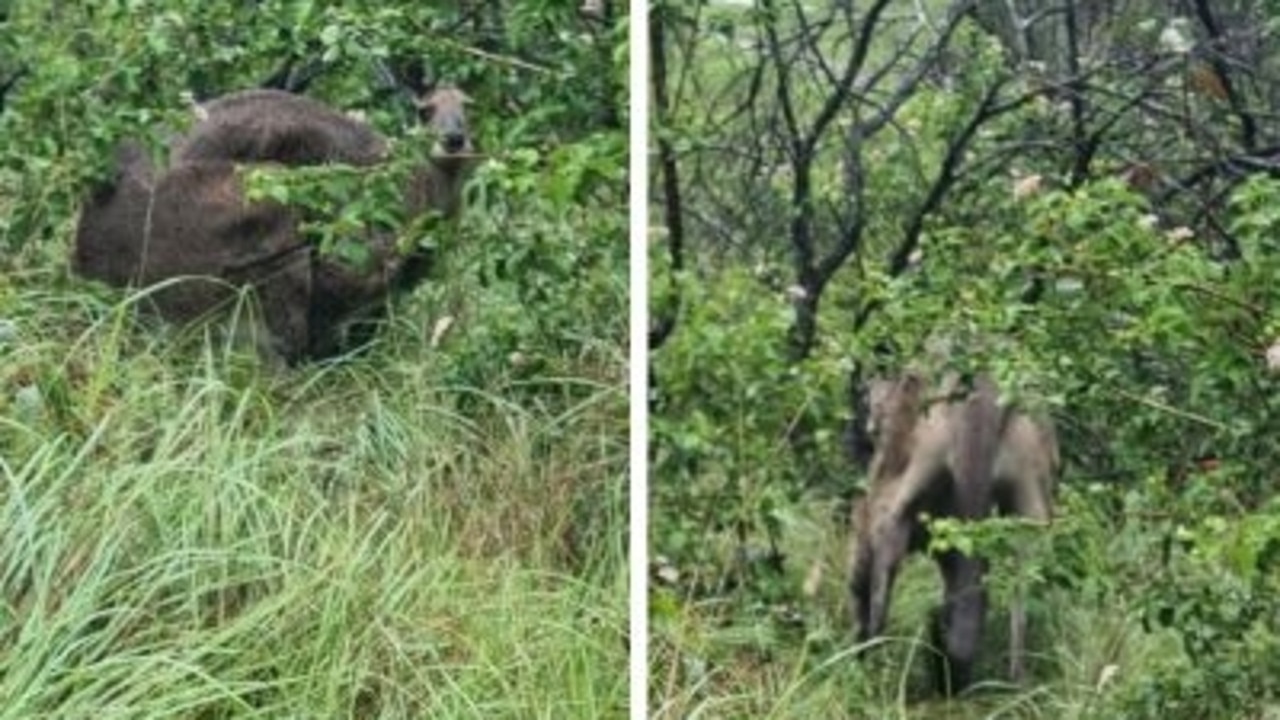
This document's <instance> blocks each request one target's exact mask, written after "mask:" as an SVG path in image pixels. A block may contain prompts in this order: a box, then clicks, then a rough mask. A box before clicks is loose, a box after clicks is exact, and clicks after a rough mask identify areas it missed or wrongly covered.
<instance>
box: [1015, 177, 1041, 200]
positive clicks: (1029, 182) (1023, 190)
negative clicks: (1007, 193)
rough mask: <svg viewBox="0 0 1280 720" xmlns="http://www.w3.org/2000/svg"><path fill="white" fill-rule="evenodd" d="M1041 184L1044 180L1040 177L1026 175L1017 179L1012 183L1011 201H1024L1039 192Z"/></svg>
mask: <svg viewBox="0 0 1280 720" xmlns="http://www.w3.org/2000/svg"><path fill="white" fill-rule="evenodd" d="M1043 184H1044V178H1043V177H1041V176H1040V175H1028V176H1026V177H1021V178H1018V179H1016V180H1014V181H1013V199H1014V200H1025V199H1027V198H1029V197H1031V196H1032V195H1035V194H1036V193H1038V192H1040V187H1041V185H1043Z"/></svg>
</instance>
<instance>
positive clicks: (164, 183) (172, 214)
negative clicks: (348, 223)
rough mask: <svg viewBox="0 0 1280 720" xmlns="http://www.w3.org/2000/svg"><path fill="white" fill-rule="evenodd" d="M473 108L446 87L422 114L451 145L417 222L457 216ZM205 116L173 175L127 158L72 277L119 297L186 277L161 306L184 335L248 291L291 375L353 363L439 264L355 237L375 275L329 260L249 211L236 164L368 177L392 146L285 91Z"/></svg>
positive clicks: (97, 199) (427, 172) (234, 102)
mask: <svg viewBox="0 0 1280 720" xmlns="http://www.w3.org/2000/svg"><path fill="white" fill-rule="evenodd" d="M464 103H465V96H464V95H462V93H461V92H459V91H457V90H455V89H452V88H445V89H441V90H437V91H435V92H434V93H433V94H431V95H430V96H428V97H427V98H426V100H424V101H423V102H422V103H421V104H420V106H421V107H423V108H425V110H424V117H425V118H426V119H427V120H428V121H430V122H431V123H433V126H434V127H435V128H436V130H437V132H438V134H439V138H440V140H439V142H438V143H437V146H436V151H435V153H433V156H432V158H431V160H430V161H429V162H427V163H425V164H424V165H423V166H422V167H421V168H418V169H417V170H416V171H415V172H414V173H413V174H412V177H411V178H410V180H409V183H408V187H406V189H405V204H406V208H407V210H408V212H409V215H410V217H414V216H417V215H420V214H422V213H424V212H427V211H432V210H433V211H436V212H439V213H441V214H443V215H445V216H452V215H454V214H456V212H457V210H458V207H459V204H460V195H461V186H462V183H463V181H464V180H465V177H466V175H467V172H468V170H469V168H470V166H471V164H472V153H471V141H470V139H469V137H468V136H467V135H466V122H465V115H464V114H463V105H464ZM205 112H206V113H207V119H206V120H204V121H202V122H200V123H197V124H196V126H195V127H194V128H193V129H192V131H191V132H190V133H189V135H188V136H186V137H185V138H181V139H179V140H178V141H177V142H176V143H175V146H174V151H173V159H174V162H173V164H172V167H171V169H169V170H168V171H166V172H157V171H155V170H154V169H153V168H152V167H151V163H150V161H149V159H148V158H147V157H146V156H145V154H144V153H143V152H142V151H141V149H140V148H138V147H137V146H136V145H134V144H132V143H125V144H124V145H122V147H121V150H120V151H119V152H118V154H117V167H116V174H115V177H114V179H113V181H112V182H109V183H107V184H106V185H105V186H103V187H101V188H99V189H98V190H97V191H96V192H94V193H93V195H92V196H91V197H90V198H88V200H87V201H86V202H85V205H84V208H83V210H82V212H81V216H80V220H79V225H78V228H77V232H76V240H75V248H74V251H73V255H72V267H73V269H74V270H75V271H76V272H78V273H80V274H81V275H83V276H85V277H89V278H93V279H97V280H101V281H104V282H106V283H109V284H112V285H117V286H135V287H142V286H148V285H152V284H155V283H158V282H161V281H166V280H174V279H176V278H187V279H183V280H178V281H175V282H171V283H168V284H166V285H165V286H164V287H162V288H160V289H158V290H157V291H156V292H155V293H153V294H152V295H150V296H149V297H150V301H151V302H152V303H153V304H154V306H155V307H156V308H157V309H158V310H159V311H160V312H161V314H162V315H164V316H166V317H168V318H171V319H174V320H177V321H184V322H185V321H189V320H194V319H197V318H199V317H201V316H204V315H206V314H208V313H209V312H211V311H213V310H215V309H217V308H218V307H220V306H224V305H228V304H229V303H230V302H231V301H232V300H233V299H234V298H235V297H236V296H237V295H238V293H239V291H240V290H241V289H243V288H246V287H250V288H253V289H254V290H255V292H256V295H257V300H258V305H259V308H260V313H261V315H262V318H263V324H264V325H265V329H266V330H267V331H268V332H267V337H268V338H269V339H268V340H267V342H266V343H260V347H262V349H264V350H267V351H269V354H271V355H275V356H278V357H280V358H282V359H283V360H285V361H286V362H290V363H293V362H297V361H299V360H303V359H307V358H321V357H328V356H330V355H333V354H335V353H337V352H340V351H342V350H343V349H344V348H345V347H346V346H347V345H348V344H347V343H345V342H344V338H345V328H346V327H347V326H349V325H350V324H351V323H352V322H355V321H360V320H363V319H371V318H374V317H376V316H377V315H378V314H379V312H380V310H381V308H382V307H383V305H384V301H385V300H386V298H387V297H388V296H389V295H391V294H393V293H394V292H396V291H398V290H402V289H406V288H409V287H412V286H413V285H414V284H416V283H417V282H418V281H420V280H421V279H422V277H423V276H424V275H425V271H426V269H427V265H428V260H429V258H428V257H427V256H426V254H425V252H413V253H409V254H407V255H405V254H401V253H399V252H398V251H397V250H396V248H395V243H394V238H393V237H391V236H390V234H388V233H380V232H374V231H366V232H365V233H364V234H363V236H362V237H359V238H356V240H358V241H359V242H362V243H364V244H365V245H366V247H368V249H369V250H370V255H371V257H372V263H371V264H370V265H369V266H368V267H364V268H356V267H354V266H350V265H346V264H343V263H342V262H340V261H338V260H336V259H331V258H326V257H321V256H319V255H318V253H317V251H316V250H315V249H314V247H313V246H312V245H311V244H310V243H308V242H307V241H306V240H305V239H303V238H301V237H300V236H299V235H298V217H297V213H296V212H295V211H293V210H291V209H289V208H286V207H283V206H281V205H279V204H277V203H272V202H254V203H250V202H248V201H247V200H246V197H245V192H244V187H243V182H242V179H241V177H240V174H239V173H238V172H237V165H238V164H276V165H293V166H298V165H314V164H319V163H323V162H330V161H332V162H341V163H345V164H351V165H357V166H369V165H373V164H375V163H378V162H381V161H383V160H384V159H385V157H386V152H387V143H386V140H385V139H384V138H382V137H381V136H380V135H378V134H377V133H376V132H374V131H373V130H372V129H371V128H369V127H368V126H367V125H366V124H364V123H362V122H360V121H358V120H356V119H354V118H351V117H348V116H346V115H344V114H342V113H339V112H337V111H334V110H331V109H329V108H327V107H326V106H324V105H322V104H320V103H318V102H316V101H314V100H310V99H307V98H302V97H299V96H295V95H290V94H288V93H283V92H278V91H266V90H254V91H248V92H245V93H237V94H235V95H232V96H228V97H227V98H223V99H221V100H217V101H214V102H213V103H210V104H209V105H208V106H207V107H206V109H205ZM458 133H461V135H462V139H461V140H459V139H458V137H457V136H458Z"/></svg>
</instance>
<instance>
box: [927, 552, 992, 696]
mask: <svg viewBox="0 0 1280 720" xmlns="http://www.w3.org/2000/svg"><path fill="white" fill-rule="evenodd" d="M938 563H939V566H940V568H941V570H942V579H943V583H944V586H945V590H944V592H945V594H944V596H943V603H942V608H941V612H940V613H939V617H938V623H937V625H936V626H935V639H936V640H937V641H938V644H939V645H940V646H941V648H942V651H943V652H942V655H943V656H942V658H941V667H940V672H939V673H938V675H937V682H938V688H939V690H941V691H942V692H943V693H944V694H948V695H950V694H955V693H958V692H960V691H962V690H964V689H965V688H966V687H968V686H969V684H970V683H972V682H973V664H974V659H975V658H976V657H977V654H978V646H979V643H980V642H981V640H982V627H983V624H984V622H985V620H986V614H987V593H986V589H985V588H984V587H983V585H982V576H983V573H984V570H985V568H984V563H983V562H982V561H981V560H979V559H976V558H969V557H965V556H964V555H961V554H960V553H958V552H955V551H951V552H948V553H946V554H945V555H943V556H942V557H941V558H939V560H938Z"/></svg>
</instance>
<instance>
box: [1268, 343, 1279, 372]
mask: <svg viewBox="0 0 1280 720" xmlns="http://www.w3.org/2000/svg"><path fill="white" fill-rule="evenodd" d="M1267 370H1268V371H1270V372H1272V373H1280V339H1277V340H1276V341H1275V342H1273V343H1271V347H1269V348H1267Z"/></svg>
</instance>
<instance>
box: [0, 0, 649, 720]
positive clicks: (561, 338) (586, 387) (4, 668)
mask: <svg viewBox="0 0 1280 720" xmlns="http://www.w3.org/2000/svg"><path fill="white" fill-rule="evenodd" d="M611 5H612V4H611V3H605V4H604V6H603V9H602V10H600V12H598V13H594V14H584V13H582V12H580V11H579V9H578V8H577V7H576V5H574V4H564V3H558V4H556V3H551V4H548V3H515V2H511V3H488V4H486V5H484V6H483V7H480V6H473V5H469V4H462V5H457V4H453V5H448V4H446V5H439V4H435V5H433V4H425V5H424V4H422V3H417V2H378V3H364V2H357V3H333V2H328V1H326V0H304V1H303V2H295V1H294V0H261V1H260V2H254V3H250V4H249V6H243V5H241V4H237V3H230V4H228V3H205V2H198V1H195V0H154V1H147V2H141V3H134V2H130V3H100V2H78V1H77V2H69V3H62V4H59V5H57V6H49V5H48V4H46V3H43V2H35V1H29V0H16V1H15V2H0V248H2V250H0V698H3V702H2V703H0V717H4V718H30V717H95V716H101V717H121V718H125V717H137V718H157V717H184V718H186V717H194V718H231V717H237V718H239V717H261V718H282V717H300V718H301V717H305V718H339V717H351V718H420V717H442V718H448V717H484V718H504V717H505V718H530V717H540V718H599V717H620V716H621V715H623V714H624V713H625V710H626V706H627V702H628V688H627V638H626V635H625V633H626V627H627V605H626V603H627V592H626V587H627V581H626V578H627V556H626V536H627V532H626V530H627V518H626V492H627V469H626V459H627V452H626V438H627V432H626V422H627V420H626V419H627V410H626V408H627V397H626V396H627V393H626V377H625V376H624V368H625V361H624V357H625V351H624V346H625V338H626V337H627V328H626V317H627V311H626V307H627V288H626V282H627V247H626V243H625V241H624V238H625V237H626V232H625V223H626V219H627V214H626V212H625V211H624V208H625V202H626V190H625V183H623V182H621V181H620V179H619V178H621V177H622V174H623V173H624V168H625V167H626V162H625V159H626V155H627V148H626V139H625V132H624V130H623V128H625V127H626V108H625V92H624V91H623V89H624V85H625V83H624V82H623V81H622V78H624V77H625V76H626V67H625V58H626V57H627V53H626V37H627V30H626V23H625V18H624V15H623V14H622V13H619V12H616V11H614V10H611V9H610V6H611ZM437 81H440V82H447V83H452V84H455V85H457V86H459V87H460V88H461V89H462V90H464V91H465V93H466V94H467V95H468V96H469V97H470V99H471V102H470V104H469V105H468V108H467V119H468V128H469V133H470V135H471V136H472V141H473V144H474V146H475V147H476V148H477V152H478V157H476V158H475V160H476V161H477V163H478V165H479V166H478V167H477V168H476V169H475V172H474V174H473V175H472V177H471V178H470V182H469V184H468V186H467V187H466V189H465V193H464V194H465V205H466V209H465V210H464V212H463V213H462V214H461V216H460V217H458V218H456V219H454V220H451V221H449V222H444V221H441V222H437V221H436V219H425V220H424V219H416V220H415V219H409V218H401V217H399V216H398V215H397V213H396V212H394V211H395V210H396V209H397V208H396V207H394V206H391V205H390V204H391V203H396V202H398V201H399V197H398V194H397V193H395V192H388V191H387V186H386V185H385V184H381V183H372V184H369V183H365V182H364V180H365V179H367V178H366V177H365V175H364V174H363V173H362V172H360V171H353V170H350V169H348V170H347V171H343V172H333V173H328V172H327V171H328V170H333V168H324V169H323V170H321V169H315V173H314V174H316V175H325V174H332V175H333V177H330V178H328V179H327V181H326V182H328V181H331V183H332V184H326V183H325V182H321V183H319V185H318V186H317V187H315V188H310V189H308V190H307V191H306V192H302V191H300V193H301V194H303V195H305V196H306V197H303V198H301V200H306V201H307V203H304V204H307V207H308V208H309V209H310V208H311V205H310V203H314V204H316V205H318V206H322V207H319V208H318V210H319V211H320V212H319V215H320V216H321V217H323V218H326V219H330V220H334V222H333V224H332V227H328V228H327V229H326V230H325V232H328V233H329V234H328V235H325V233H324V232H321V233H320V237H319V239H320V240H322V242H321V243H319V246H318V248H317V252H320V253H324V252H326V251H327V250H333V251H334V252H335V253H337V255H336V257H337V258H338V259H335V257H334V256H327V257H328V259H329V260H331V261H335V262H338V261H341V260H340V258H351V259H354V260H359V259H360V258H361V256H367V255H368V254H369V253H368V252H367V251H365V250H367V248H362V247H359V246H360V244H361V243H362V242H363V241H364V240H365V239H366V238H367V237H368V235H367V234H365V233H364V231H365V230H367V229H369V228H377V229H378V230H379V231H380V232H383V231H385V232H395V233H396V236H395V240H396V241H397V245H396V247H398V248H400V249H402V250H403V249H413V250H415V251H419V252H420V253H421V254H422V255H424V256H425V255H430V257H431V262H432V264H433V268H432V272H431V273H430V275H429V277H428V278H427V280H426V281H425V282H424V283H422V284H421V285H420V286H418V287H416V288H415V289H413V290H412V291H408V292H406V293H405V294H404V295H403V296H402V297H398V298H396V299H395V301H394V302H392V303H389V306H388V308H387V315H388V318H387V321H386V322H385V323H383V327H381V328H380V329H379V330H378V331H377V332H376V333H375V334H374V336H373V342H372V345H371V346H370V347H369V348H367V349H366V350H364V351H363V352H354V353H351V354H350V355H348V356H345V357H340V358H336V359H333V360H331V361H326V362H317V363H311V364H305V365H301V366H298V367H294V368H288V369H283V368H274V367H269V366H267V365H265V364H264V363H263V362H262V361H260V360H259V359H258V358H257V357H256V356H255V355H254V354H253V353H252V352H250V351H248V349H247V347H245V346H244V345H243V344H242V342H241V341H242V339H243V338H240V335H241V334H242V333H238V332H237V331H236V330H235V328H237V327H238V328H250V327H256V326H257V325H258V323H256V322H253V320H254V317H255V315H256V311H257V308H255V307H254V305H253V300H252V299H251V298H246V301H245V303H244V304H243V305H242V306H241V307H239V308H236V309H234V310H233V311H229V312H228V313H226V314H220V315H219V316H218V317H216V318H214V319H213V321H212V322H210V323H207V324H206V323H195V324H193V325H191V326H188V327H182V326H179V325H176V324H172V323H167V322H161V321H159V320H158V319H157V318H155V317H154V316H153V314H152V313H149V312H147V299H146V295H147V293H148V292H151V291H153V289H151V290H149V289H129V290H125V289H119V288H106V287H102V286H100V285H97V284H94V283H91V282H88V281H86V280H84V279H83V278H78V277H75V276H74V275H73V274H72V273H70V272H68V271H67V266H68V257H69V255H70V252H69V251H70V248H71V246H72V243H73V238H74V234H75V233H74V230H75V225H76V219H77V214H78V211H79V208H80V206H81V203H82V202H83V201H84V199H85V198H86V197H87V196H89V195H90V193H92V192H94V191H102V190H103V188H104V187H106V186H109V185H110V184H111V183H112V182H114V179H115V172H116V170H117V168H116V167H115V164H114V163H115V157H116V155H115V149H116V147H117V146H118V144H119V143H120V142H121V141H123V140H126V139H133V140H138V141H140V142H141V143H142V144H143V145H145V146H146V148H147V150H148V151H149V152H150V153H151V155H152V157H153V159H154V160H155V161H156V163H157V167H159V168H160V169H161V172H163V170H164V167H165V163H166V162H167V158H166V157H165V156H166V153H167V148H168V146H169V143H170V142H171V136H172V135H173V133H182V132H185V130H186V128H188V127H190V125H191V123H192V122H193V121H194V120H195V118H196V117H197V116H198V114H199V113H198V111H197V112H195V113H193V104H196V103H202V102H205V101H207V100H209V99H211V98H216V97H219V96H223V95H226V94H229V93H233V92H235V91H239V90H245V89H250V88H259V87H272V88H276V89H287V90H290V91H293V92H298V93H302V94H305V95H308V96H309V97H312V98H314V99H316V100H319V101H321V102H324V103H326V104H328V105H329V106H330V107H333V108H335V109H338V110H340V111H343V112H348V113H351V115H352V116H353V117H355V116H359V117H363V118H366V119H367V122H368V123H369V124H370V125H371V126H372V127H375V128H377V130H378V132H380V133H381V134H383V135H385V136H386V137H387V138H389V139H390V141H391V143H392V145H393V153H392V154H393V156H394V155H395V152H394V151H395V148H396V147H409V148H410V149H413V148H416V147H418V145H421V146H422V148H425V147H426V146H428V145H430V141H431V140H433V139H432V138H425V137H422V138H419V137H418V136H417V135H415V133H417V134H419V135H420V134H421V133H422V131H421V129H415V128H413V125H414V118H415V116H416V115H417V113H416V110H415V108H414V105H413V103H412V102H411V101H412V97H413V96H414V94H415V93H421V92H422V91H423V90H424V89H425V88H426V87H427V86H430V85H431V84H432V83H434V82H437ZM406 137H408V138H410V142H409V143H402V142H401V141H403V140H404V139H405V138H406ZM419 139H420V140H422V142H421V143H419V142H418V140H419ZM420 149H421V148H420ZM392 164H393V165H394V161H393V163H392ZM309 170H310V169H309ZM300 174H301V175H308V176H309V175H311V174H312V173H311V172H308V171H304V172H302V173H300ZM369 174H370V175H374V174H376V173H375V172H374V171H371V172H370V173H369ZM295 199H297V198H293V197H292V196H290V197H289V200H290V202H293V200H295ZM196 209H198V204H196ZM193 212H194V211H193ZM193 220H198V218H197V217H193ZM325 240H337V241H339V242H329V243H326V242H323V241H325ZM330 245H331V246H333V247H329V246H330ZM353 265H354V266H356V267H358V263H353ZM217 270H219V269H216V268H215V269H210V271H211V272H215V271H217Z"/></svg>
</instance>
